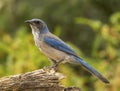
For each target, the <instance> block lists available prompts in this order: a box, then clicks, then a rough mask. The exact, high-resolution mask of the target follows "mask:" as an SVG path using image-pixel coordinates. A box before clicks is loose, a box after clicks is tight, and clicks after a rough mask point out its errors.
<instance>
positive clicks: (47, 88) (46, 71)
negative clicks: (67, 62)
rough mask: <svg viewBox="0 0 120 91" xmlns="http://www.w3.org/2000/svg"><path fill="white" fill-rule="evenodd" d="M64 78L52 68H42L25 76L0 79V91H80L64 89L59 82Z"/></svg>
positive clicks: (70, 88)
mask: <svg viewBox="0 0 120 91" xmlns="http://www.w3.org/2000/svg"><path fill="white" fill-rule="evenodd" d="M63 78H65V76H64V75H63V74H61V73H58V72H55V71H54V69H52V68H47V67H46V68H43V69H39V70H35V71H32V72H27V73H25V74H19V75H13V76H8V77H3V78H0V91H81V90H80V88H77V87H68V88H66V87H64V86H62V85H60V80H61V79H63Z"/></svg>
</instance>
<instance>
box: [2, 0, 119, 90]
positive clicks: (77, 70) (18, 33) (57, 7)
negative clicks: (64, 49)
mask: <svg viewBox="0 0 120 91" xmlns="http://www.w3.org/2000/svg"><path fill="white" fill-rule="evenodd" d="M32 18H40V19H42V20H44V21H45V22H46V23H47V25H48V27H49V29H50V31H51V32H52V33H54V34H55V35H57V36H59V37H60V38H61V39H62V40H64V41H65V42H67V43H68V44H69V45H70V46H71V47H72V48H73V49H74V50H75V51H76V52H77V54H78V55H80V56H81V58H83V59H84V60H85V61H87V62H88V63H89V64H90V65H92V66H93V67H94V68H95V69H97V70H98V71H99V72H101V73H102V74H103V75H104V76H105V77H106V78H108V79H109V81H110V85H106V84H104V83H102V82H101V81H100V80H98V79H97V78H96V77H95V76H92V75H91V74H90V73H89V72H87V71H86V70H84V69H83V68H82V67H81V66H78V65H72V64H68V63H67V64H61V65H60V66H59V70H60V72H62V73H63V74H64V75H66V76H67V77H66V78H65V79H64V80H62V82H61V84H63V85H65V86H78V87H80V88H82V89H83V91H120V1H119V0H0V77H3V76H8V75H14V74H20V73H25V72H28V71H33V70H36V69H40V68H42V67H44V66H50V65H52V63H51V62H50V61H49V60H48V59H47V57H45V56H44V55H43V54H42V53H41V52H40V51H39V49H38V48H37V47H36V46H35V44H34V40H33V35H32V33H31V29H30V27H29V25H27V24H25V23H24V21H25V20H27V19H32Z"/></svg>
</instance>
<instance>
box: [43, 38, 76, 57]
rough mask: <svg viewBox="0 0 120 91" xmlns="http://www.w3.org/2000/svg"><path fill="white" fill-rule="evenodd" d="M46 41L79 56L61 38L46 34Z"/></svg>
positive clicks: (56, 47)
mask: <svg viewBox="0 0 120 91" xmlns="http://www.w3.org/2000/svg"><path fill="white" fill-rule="evenodd" d="M44 42H45V43H47V44H48V45H50V46H51V47H54V48H55V49H57V50H60V51H63V52H65V53H67V54H70V55H74V56H77V54H76V53H75V52H74V51H73V50H72V49H71V48H70V47H69V46H68V45H66V44H65V43H64V42H63V41H61V40H58V39H55V38H54V37H49V36H45V37H44Z"/></svg>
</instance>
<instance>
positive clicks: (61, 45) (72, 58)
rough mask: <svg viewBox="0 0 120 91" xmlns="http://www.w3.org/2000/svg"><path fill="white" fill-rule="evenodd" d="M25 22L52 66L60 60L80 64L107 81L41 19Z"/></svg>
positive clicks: (104, 80) (55, 65)
mask: <svg viewBox="0 0 120 91" xmlns="http://www.w3.org/2000/svg"><path fill="white" fill-rule="evenodd" d="M25 22H26V23H29V24H30V27H31V29H32V34H33V36H34V41H35V44H36V46H38V48H39V49H40V50H41V52H42V53H43V54H44V55H46V56H47V57H48V58H49V59H51V60H52V62H53V63H54V65H53V66H54V67H57V65H58V64H59V63H60V62H63V63H64V62H69V63H74V64H81V65H82V66H83V67H84V68H86V69H87V70H88V71H89V72H90V73H92V74H94V75H95V76H96V77H98V78H99V79H100V80H101V81H103V82H104V83H109V81H108V80H107V79H106V78H105V77H103V76H102V75H101V74H100V73H99V72H98V71H96V70H95V69H94V68H93V67H92V66H90V65H89V64H88V63H86V62H85V61H84V60H83V59H81V58H80V57H79V56H78V55H77V54H76V53H75V52H74V51H73V50H72V49H71V48H70V47H69V46H68V45H67V44H66V43H65V42H63V41H62V40H61V39H60V38H58V37H57V36H55V35H53V34H52V33H51V32H50V31H49V29H48V27H47V25H46V23H45V22H44V21H42V20H41V19H32V20H26V21H25Z"/></svg>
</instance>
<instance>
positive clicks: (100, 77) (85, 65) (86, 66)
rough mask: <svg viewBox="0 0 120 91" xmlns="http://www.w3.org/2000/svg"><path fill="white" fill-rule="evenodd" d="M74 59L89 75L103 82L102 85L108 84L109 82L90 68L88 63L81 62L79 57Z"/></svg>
mask: <svg viewBox="0 0 120 91" xmlns="http://www.w3.org/2000/svg"><path fill="white" fill-rule="evenodd" d="M75 59H76V60H77V61H79V62H80V64H81V65H82V66H83V67H84V68H86V69H87V70H88V71H89V72H90V73H92V74H94V75H95V76H96V77H98V78H99V79H100V80H101V81H103V82H104V83H109V81H108V80H107V79H106V78H105V77H103V76H102V75H101V74H100V73H99V72H98V71H96V70H95V69H94V68H93V67H92V66H90V65H89V64H88V63H86V62H85V61H83V60H82V59H81V58H79V57H75Z"/></svg>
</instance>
